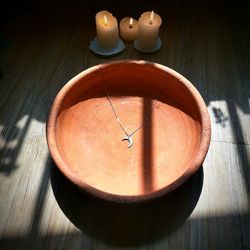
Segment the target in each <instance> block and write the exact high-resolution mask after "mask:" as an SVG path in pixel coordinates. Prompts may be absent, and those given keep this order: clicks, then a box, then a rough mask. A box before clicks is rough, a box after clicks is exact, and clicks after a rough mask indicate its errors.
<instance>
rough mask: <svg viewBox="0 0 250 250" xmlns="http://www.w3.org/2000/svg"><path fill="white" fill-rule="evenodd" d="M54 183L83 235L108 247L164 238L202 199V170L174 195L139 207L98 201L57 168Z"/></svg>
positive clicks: (61, 201)
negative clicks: (200, 198)
mask: <svg viewBox="0 0 250 250" xmlns="http://www.w3.org/2000/svg"><path fill="white" fill-rule="evenodd" d="M51 184H52V189H53V192H54V195H55V198H56V200H57V202H58V204H59V206H60V208H61V209H62V211H63V212H64V214H65V215H66V216H67V218H68V219H69V220H70V221H71V222H72V223H73V224H74V225H75V226H76V227H78V228H79V229H80V230H81V231H82V232H83V233H86V234H87V235H89V236H90V237H91V238H93V239H95V240H97V241H98V240H99V241H103V242H105V243H107V244H109V245H113V246H127V247H129V246H139V245H143V244H147V243H149V242H152V241H155V240H157V239H161V238H163V237H165V236H166V235H169V234H171V233H172V232H174V231H175V230H176V229H177V228H178V227H179V226H181V225H182V224H183V223H184V222H185V220H186V219H187V218H188V217H189V215H190V214H191V213H192V211H193V209H194V208H195V206H196V204H197V202H198V200H199V197H200V194H201V190H202V185H203V169H202V167H201V168H200V169H199V170H198V172H196V174H194V175H193V176H192V177H191V178H190V179H189V180H188V181H187V182H185V183H184V184H183V185H182V186H181V187H179V188H178V189H176V190H175V191H174V192H172V193H170V194H167V195H165V196H163V197H161V198H158V199H156V200H152V201H148V202H144V203H138V204H120V203H116V202H108V201H104V200H101V199H98V198H95V197H94V196H91V195H89V194H88V193H85V192H83V191H81V190H80V189H78V188H77V187H76V186H75V185H73V184H72V183H71V182H70V181H68V179H66V178H65V177H64V176H63V175H62V174H61V172H60V171H59V170H58V168H57V167H56V166H54V168H53V171H52V174H51Z"/></svg>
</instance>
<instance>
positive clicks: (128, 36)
mask: <svg viewBox="0 0 250 250" xmlns="http://www.w3.org/2000/svg"><path fill="white" fill-rule="evenodd" d="M138 27H139V25H138V22H137V20H135V19H133V18H132V17H125V18H123V19H122V20H121V22H120V35H121V38H122V39H123V40H125V41H128V42H132V41H134V40H135V39H136V37H137V35H138Z"/></svg>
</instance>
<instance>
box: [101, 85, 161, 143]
mask: <svg viewBox="0 0 250 250" xmlns="http://www.w3.org/2000/svg"><path fill="white" fill-rule="evenodd" d="M105 92H106V96H107V99H108V101H109V103H110V106H111V108H112V110H113V113H114V115H115V118H116V121H117V123H118V124H119V126H120V127H121V129H122V130H123V132H124V133H125V134H126V136H125V137H124V138H123V139H122V140H128V141H129V146H128V147H131V146H132V145H133V140H132V136H133V135H134V134H135V133H136V132H137V131H139V130H140V129H141V128H142V127H143V126H144V125H145V123H146V122H148V121H149V118H146V119H145V122H144V123H142V124H141V125H140V126H139V127H138V128H136V129H135V130H134V131H133V132H132V133H130V134H129V133H128V132H127V131H126V129H125V128H124V126H123V125H122V122H121V120H120V118H119V117H118V115H117V113H116V111H115V108H114V106H113V104H112V102H111V99H110V95H109V92H108V90H107V88H106V87H105ZM157 101H158V100H157V99H156V100H155V101H154V104H153V107H152V111H153V110H154V108H155V105H156V103H157Z"/></svg>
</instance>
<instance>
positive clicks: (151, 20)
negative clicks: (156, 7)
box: [149, 10, 154, 24]
mask: <svg viewBox="0 0 250 250" xmlns="http://www.w3.org/2000/svg"><path fill="white" fill-rule="evenodd" d="M153 19H154V11H153V10H152V11H151V14H150V18H149V23H150V24H153Z"/></svg>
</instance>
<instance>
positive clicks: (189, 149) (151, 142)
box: [47, 60, 210, 202]
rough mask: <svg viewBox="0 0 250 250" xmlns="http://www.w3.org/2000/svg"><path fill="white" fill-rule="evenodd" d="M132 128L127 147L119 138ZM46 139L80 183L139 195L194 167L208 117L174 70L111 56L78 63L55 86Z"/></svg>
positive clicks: (158, 190) (168, 186)
mask: <svg viewBox="0 0 250 250" xmlns="http://www.w3.org/2000/svg"><path fill="white" fill-rule="evenodd" d="M118 119H119V120H120V123H119V121H118ZM124 130H125V131H126V132H125V131H124ZM133 132H135V133H134V134H133V136H132V139H133V145H132V146H131V147H130V148H128V141H122V139H123V138H124V136H126V134H125V133H127V134H130V133H133ZM47 141H48V146H49V150H50V153H51V155H52V157H53V159H54V161H55V163H56V164H57V166H58V167H59V169H60V170H61V171H62V173H63V174H64V175H65V176H66V177H67V178H68V179H69V180H71V181H72V182H73V183H75V184H76V185H77V186H78V187H80V189H82V190H85V191H87V192H88V193H91V194H93V195H95V196H97V197H99V198H102V199H105V200H113V201H119V202H139V201H145V200H150V199H153V198H156V197H159V196H162V195H164V194H166V193H168V192H170V191H172V190H174V189H175V188H177V187H178V186H180V185H181V184H182V183H183V182H184V181H186V180H187V179H188V178H189V177H190V176H191V175H192V174H194V173H195V172H196V171H197V170H198V168H199V167H200V166H201V165H202V162H203V161H204V158H205V156H206V154H207V150H208V147H209V143H210V120H209V115H208V112H207V108H206V105H205V103H204V101H203V99H202V97H201V96H200V94H199V92H198V91H197V90H196V89H195V87H194V86H193V85H192V84H191V83H190V82H189V81H188V80H187V79H186V78H184V77H183V76H181V75H180V74H178V73H177V72H175V71H174V70H172V69H170V68H167V67H165V66H162V65H159V64H156V63H151V62H146V61H134V60H126V61H116V62H112V63H107V64H101V65H97V66H94V67H92V68H89V69H87V70H85V71H83V72H82V73H80V74H79V75H77V76H76V77H74V78H73V79H72V80H70V81H69V82H68V83H67V84H66V85H65V86H64V87H63V88H62V89H61V91H60V92H59V93H58V95H57V96H56V98H55V100H54V103H53V105H52V108H51V111H50V114H49V118H48V122H47Z"/></svg>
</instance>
